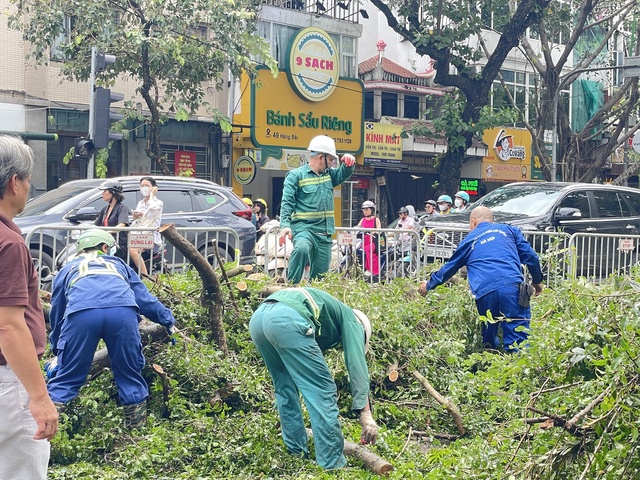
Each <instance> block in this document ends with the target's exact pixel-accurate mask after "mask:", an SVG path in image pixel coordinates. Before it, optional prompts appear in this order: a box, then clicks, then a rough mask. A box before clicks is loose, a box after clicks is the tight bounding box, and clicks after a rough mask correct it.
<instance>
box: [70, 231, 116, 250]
mask: <svg viewBox="0 0 640 480" xmlns="http://www.w3.org/2000/svg"><path fill="white" fill-rule="evenodd" d="M103 243H106V244H107V246H108V247H109V248H111V247H113V246H114V245H115V244H116V241H115V239H114V238H113V236H112V235H111V234H110V233H109V232H105V231H104V230H99V229H97V228H92V229H91V230H87V231H85V232H84V233H83V234H82V235H80V236H79V237H78V243H77V246H78V252H83V251H84V250H89V249H91V248H94V247H97V246H98V245H102V244H103Z"/></svg>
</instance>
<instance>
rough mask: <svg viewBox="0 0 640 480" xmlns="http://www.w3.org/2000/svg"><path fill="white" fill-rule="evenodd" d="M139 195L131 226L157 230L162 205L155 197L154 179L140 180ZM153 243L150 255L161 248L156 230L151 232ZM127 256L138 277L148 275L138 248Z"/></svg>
mask: <svg viewBox="0 0 640 480" xmlns="http://www.w3.org/2000/svg"><path fill="white" fill-rule="evenodd" d="M140 193H141V194H142V197H143V198H142V200H140V201H139V202H138V205H137V206H136V209H135V210H134V211H133V224H132V226H136V225H140V226H143V227H153V228H155V229H157V228H159V227H160V221H161V219H162V209H163V208H164V203H162V200H158V198H157V197H156V195H157V194H158V185H157V183H156V181H155V179H154V178H152V177H142V178H141V179H140ZM153 243H154V249H153V252H152V253H154V252H156V251H159V250H160V249H161V248H162V237H161V235H160V233H158V231H157V230H156V231H155V232H153ZM129 254H130V255H131V263H132V264H133V265H135V266H136V268H137V269H138V271H139V272H140V276H142V275H148V274H149V273H148V271H147V266H146V264H145V261H144V259H143V258H142V250H141V249H139V248H131V249H130V250H129ZM151 256H153V255H151Z"/></svg>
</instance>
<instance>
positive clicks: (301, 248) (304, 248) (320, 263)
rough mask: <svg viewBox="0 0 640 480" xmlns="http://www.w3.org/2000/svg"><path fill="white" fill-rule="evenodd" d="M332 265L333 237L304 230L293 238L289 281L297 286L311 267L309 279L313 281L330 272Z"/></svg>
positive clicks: (288, 272)
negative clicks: (307, 268) (306, 269)
mask: <svg viewBox="0 0 640 480" xmlns="http://www.w3.org/2000/svg"><path fill="white" fill-rule="evenodd" d="M330 264H331V235H318V234H316V233H313V232H310V231H308V230H304V231H302V232H298V233H296V234H295V235H294V237H293V252H291V257H290V258H289V264H288V270H287V279H288V281H289V282H290V283H292V284H294V285H296V284H298V283H300V280H302V275H303V273H304V268H305V267H306V266H307V265H309V266H310V268H311V269H310V271H309V279H310V280H313V279H315V278H317V277H319V276H320V275H322V274H323V273H326V272H327V271H328V270H329V265H330Z"/></svg>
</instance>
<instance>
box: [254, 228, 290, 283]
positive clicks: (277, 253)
mask: <svg viewBox="0 0 640 480" xmlns="http://www.w3.org/2000/svg"><path fill="white" fill-rule="evenodd" d="M260 230H261V231H262V232H263V233H264V234H263V235H262V236H261V237H260V239H259V240H258V241H257V242H256V248H255V253H256V265H258V267H262V268H263V269H264V271H265V273H268V274H269V275H271V276H281V275H283V274H284V271H285V270H286V268H287V267H288V265H289V257H290V256H291V252H292V251H293V243H291V240H289V239H288V238H287V239H286V241H285V243H283V244H282V245H280V241H279V240H280V222H279V221H278V220H270V221H269V222H267V223H265V224H264V225H262V227H260Z"/></svg>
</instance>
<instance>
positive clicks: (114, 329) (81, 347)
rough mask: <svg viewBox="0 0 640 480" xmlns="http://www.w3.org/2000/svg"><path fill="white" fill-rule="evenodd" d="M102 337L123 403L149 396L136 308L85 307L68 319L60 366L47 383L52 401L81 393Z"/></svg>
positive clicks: (60, 343)
mask: <svg viewBox="0 0 640 480" xmlns="http://www.w3.org/2000/svg"><path fill="white" fill-rule="evenodd" d="M100 339H103V340H104V342H105V344H106V345H107V351H108V352H109V358H110V360H111V369H112V371H113V377H114V380H115V382H116V386H117V387H118V395H119V397H120V402H121V403H122V405H134V404H136V403H140V402H142V401H144V400H145V399H146V398H147V397H148V396H149V389H148V387H147V383H146V382H145V380H144V378H143V376H142V368H143V367H144V355H143V354H142V343H141V341H140V331H139V330H138V315H137V313H136V309H135V308H134V307H112V308H101V309H95V310H94V309H89V310H81V311H79V312H75V313H72V314H71V315H69V316H68V317H67V318H66V319H65V321H64V324H63V325H62V330H61V332H60V338H59V340H58V365H59V366H60V368H59V370H58V374H57V375H56V376H55V377H54V378H52V379H51V380H49V383H48V384H47V390H48V391H49V396H50V397H51V400H53V401H54V402H61V403H67V402H69V401H70V400H72V399H74V398H75V397H76V396H78V391H79V390H80V387H82V386H83V385H84V384H85V382H86V381H87V375H88V374H89V370H90V369H91V363H92V362H93V355H94V353H95V351H96V347H97V346H98V342H99V341H100Z"/></svg>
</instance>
